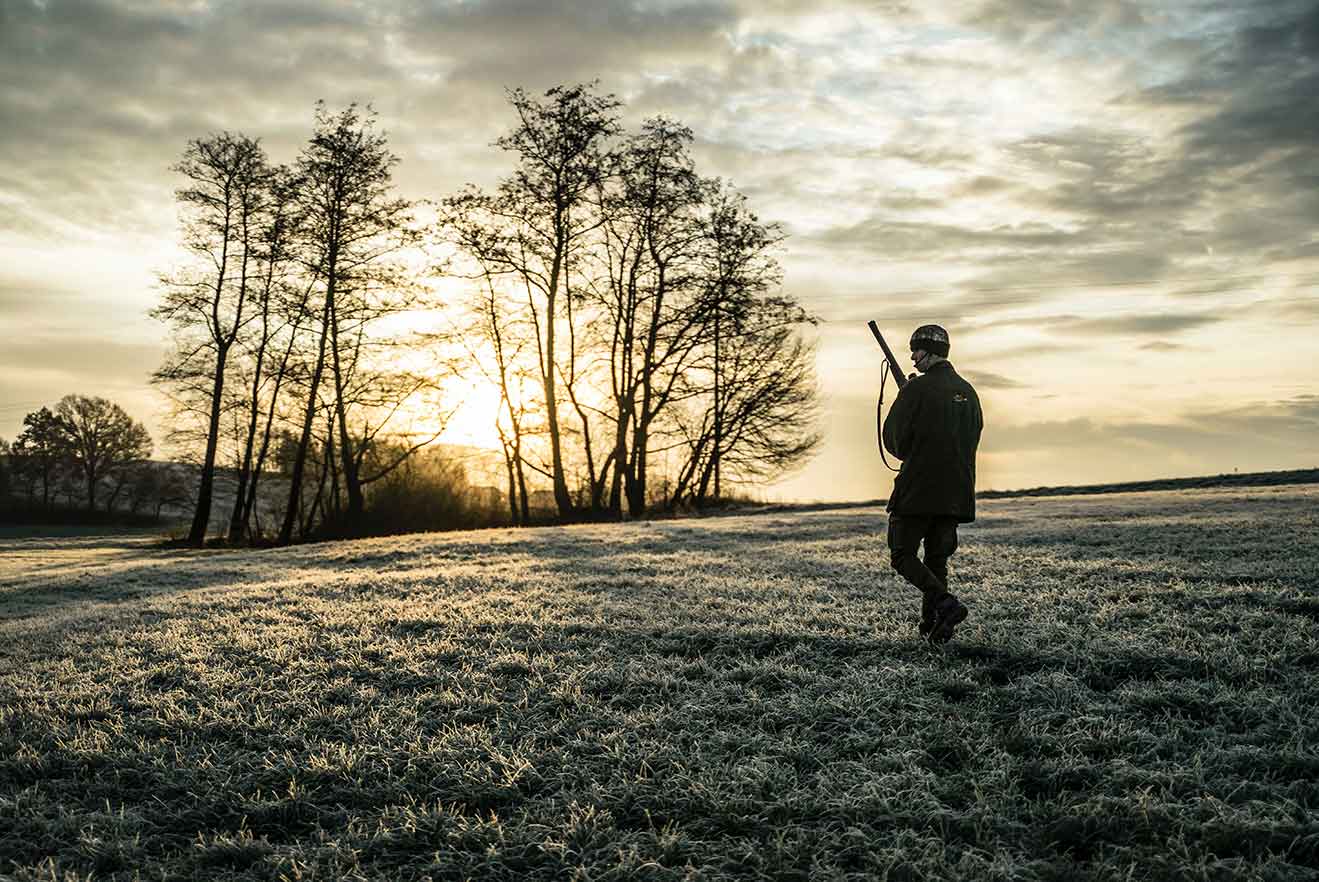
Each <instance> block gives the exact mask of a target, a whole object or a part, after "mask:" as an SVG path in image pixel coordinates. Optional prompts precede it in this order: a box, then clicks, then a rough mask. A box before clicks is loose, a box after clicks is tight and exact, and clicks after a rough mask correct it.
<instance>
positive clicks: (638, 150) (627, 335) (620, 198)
mask: <svg viewBox="0 0 1319 882" xmlns="http://www.w3.org/2000/svg"><path fill="white" fill-rule="evenodd" d="M691 140H692V133H691V130H690V129H688V128H687V127H686V126H683V125H680V124H678V123H675V122H673V121H671V120H667V119H664V118H662V117H661V118H655V119H650V120H647V121H646V122H645V123H644V124H643V126H642V129H641V131H640V132H639V133H638V134H636V135H634V136H632V137H630V138H628V139H627V140H626V141H625V142H624V144H623V146H622V147H621V148H620V149H619V150H618V151H616V153H615V154H614V159H615V163H614V166H615V173H614V175H613V178H612V182H613V183H614V185H615V186H614V187H613V188H612V189H611V190H608V191H605V190H602V191H601V192H602V195H601V197H600V204H601V213H602V216H603V221H604V223H603V233H604V235H603V237H602V250H603V257H604V260H605V262H606V265H607V267H608V272H607V274H606V275H607V280H608V281H607V285H605V286H604V287H603V288H602V289H601V294H600V295H599V296H600V300H601V303H602V305H603V307H604V310H605V312H606V313H607V314H608V316H609V318H610V326H611V327H610V339H609V347H610V354H609V364H610V389H611V394H612V397H613V400H614V403H615V409H616V424H615V433H614V452H613V457H612V458H613V460H614V466H615V468H614V475H613V481H612V486H611V488H610V502H609V507H610V510H611V511H613V512H614V513H616V514H617V513H618V512H619V511H620V506H621V500H620V494H625V495H626V498H627V502H628V510H629V512H630V513H631V514H632V515H633V516H636V515H639V514H641V513H642V511H643V510H644V509H645V507H646V503H647V496H648V493H647V476H648V474H649V471H650V463H649V456H650V452H651V446H652V438H651V433H652V430H653V427H654V426H655V425H656V422H657V420H659V419H660V418H661V415H662V414H663V412H664V411H665V409H666V408H668V407H669V406H671V405H672V404H673V403H674V401H675V400H676V398H675V396H676V395H678V394H679V393H680V391H681V390H682V389H683V388H684V377H685V376H686V374H687V372H688V371H689V370H690V369H691V368H692V367H693V365H694V363H695V361H696V359H697V357H698V355H699V352H700V350H699V347H700V344H701V342H702V340H703V339H704V334H705V326H706V323H707V320H708V317H709V316H708V303H707V299H706V298H703V297H701V296H700V285H699V283H700V272H699V269H700V267H699V263H698V258H699V253H700V248H701V241H702V228H701V225H700V223H699V212H700V209H701V207H702V204H703V200H704V197H705V193H706V188H704V187H703V186H702V184H701V181H700V179H699V178H698V177H697V175H696V172H695V164H694V163H693V161H692V159H691V156H690V154H689V153H688V147H689V145H690V143H691Z"/></svg>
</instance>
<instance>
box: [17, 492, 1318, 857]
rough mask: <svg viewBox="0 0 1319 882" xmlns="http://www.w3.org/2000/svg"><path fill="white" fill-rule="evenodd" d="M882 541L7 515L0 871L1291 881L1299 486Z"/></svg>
mask: <svg viewBox="0 0 1319 882" xmlns="http://www.w3.org/2000/svg"><path fill="white" fill-rule="evenodd" d="M883 528H884V515H883V512H882V511H880V510H878V509H873V508H852V509H836V510H825V511H809V512H808V511H797V512H780V513H766V514H759V515H754V516H744V517H724V518H712V519H704V520H679V521H660V522H645V523H634V524H625V525H608V526H594V525H593V526H576V527H567V528H554V529H541V530H526V531H521V532H518V531H487V532H472V533H448V534H429V535H422V536H410V537H393V538H386V539H375V540H366V541H359V542H352V543H343V544H325V545H312V546H300V547H294V548H285V549H272V550H266V551H240V552H229V551H181V550H176V549H161V548H158V547H152V546H151V545H150V544H149V541H148V540H146V539H143V538H142V537H128V538H113V537H111V538H107V537H98V536H96V535H87V536H80V535H65V536H59V537H50V538H32V537H27V536H15V535H11V534H0V877H6V878H14V879H19V880H28V879H80V880H81V879H90V878H95V879H133V878H139V877H140V878H142V879H162V878H165V879H191V878H205V879H280V878H287V879H424V878H431V879H437V880H438V879H467V878H489V879H508V880H512V879H523V878H536V879H569V878H580V879H591V880H601V879H624V878H627V879H632V878H635V879H657V880H658V879H725V878H728V879H731V878H776V879H803V880H805V879H845V878H852V879H872V878H874V879H892V880H901V879H908V880H917V879H975V880H994V879H1021V880H1046V879H1056V880H1064V879H1065V880H1067V882H1080V880H1087V879H1093V880H1108V879H1127V878H1131V879H1188V880H1189V879H1209V880H1216V879H1223V880H1228V879H1231V880H1238V879H1244V880H1250V879H1261V880H1262V879H1270V880H1283V879H1296V880H1300V879H1311V878H1314V873H1315V869H1316V867H1319V814H1317V813H1319V753H1317V752H1316V748H1317V747H1319V641H1317V640H1316V628H1317V623H1319V485H1309V486H1285V487H1273V488H1260V489H1253V490H1252V489H1231V490H1221V489H1220V490H1196V491H1187V492H1180V493H1173V492H1164V493H1143V494H1123V495H1107V496H1077V497H1055V498H1028V499H1002V500H991V501H986V502H983V503H982V505H981V519H980V520H979V521H977V522H976V523H975V524H973V525H970V526H969V527H967V528H964V529H963V532H962V547H961V549H960V550H959V552H958V554H957V555H956V556H955V557H954V558H953V561H952V574H953V576H952V578H953V581H954V590H955V591H957V592H958V593H959V595H960V596H961V597H962V598H963V599H964V600H965V601H966V603H967V605H968V606H969V607H970V609H971V617H970V618H969V619H968V620H967V622H966V624H965V625H964V626H962V627H961V628H960V629H959V631H958V636H957V638H956V640H955V642H953V643H952V644H950V645H948V646H947V647H945V648H933V647H929V646H926V645H923V644H922V643H920V642H919V641H918V640H917V639H916V637H915V618H916V613H917V606H918V597H917V595H916V594H915V592H914V591H913V590H912V589H910V588H908V587H906V586H905V585H904V584H902V583H901V582H900V580H899V579H898V577H897V576H896V574H894V573H893V572H892V571H891V570H890V569H889V568H888V561H887V553H886V550H885V549H884V547H883Z"/></svg>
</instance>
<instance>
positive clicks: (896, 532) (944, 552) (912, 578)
mask: <svg viewBox="0 0 1319 882" xmlns="http://www.w3.org/2000/svg"><path fill="white" fill-rule="evenodd" d="M922 542H924V543H925V559H924V560H921V558H920V557H918V556H917V553H918V552H919V551H920V547H921V543H922ZM888 548H889V560H890V562H891V563H892V564H893V569H895V570H897V571H898V573H900V574H901V575H902V578H904V579H906V580H907V581H908V582H910V583H911V584H913V585H915V586H916V587H917V588H918V589H920V592H921V594H923V595H924V603H922V605H921V614H922V616H924V617H925V618H929V615H930V604H931V601H933V600H934V598H936V597H938V596H939V595H940V594H942V593H943V592H944V591H947V590H948V558H950V557H952V554H953V552H954V551H956V550H957V518H956V517H955V516H952V515H897V514H890V515H889V518H888Z"/></svg>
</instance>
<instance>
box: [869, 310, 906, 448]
mask: <svg viewBox="0 0 1319 882" xmlns="http://www.w3.org/2000/svg"><path fill="white" fill-rule="evenodd" d="M869 324H870V333H872V334H874V335H875V340H876V341H878V343H879V348H880V349H883V350H884V358H885V360H886V361H887V362H888V372H889V373H891V374H892V375H893V382H895V383H897V384H898V389H899V390H901V389H902V387H903V386H905V385H907V381H908V380H909V379H910V377H908V376H907V375H906V374H904V373H903V372H902V365H900V364H898V357H897V356H896V355H894V354H893V350H892V349H889V348H888V343H887V342H886V341H885V340H884V335H883V334H881V333H880V332H879V325H877V324H875V323H874V321H873V320H872V321H871V322H870V323H869ZM911 376H912V377H914V376H916V375H915V374H912V375H911ZM875 436H876V438H877V440H878V441H879V458H880V459H881V460H883V461H884V466H885V467H886V468H887V469H888V470H889V471H891V472H896V471H898V470H897V469H895V468H893V466H891V465H889V461H888V457H887V456H885V455H884V378H883V377H882V376H881V377H880V380H879V404H877V405H876V406H875Z"/></svg>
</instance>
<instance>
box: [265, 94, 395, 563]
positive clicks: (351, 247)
mask: <svg viewBox="0 0 1319 882" xmlns="http://www.w3.org/2000/svg"><path fill="white" fill-rule="evenodd" d="M375 123H376V114H375V112H374V111H373V110H371V109H370V108H366V109H365V110H362V109H359V108H358V107H357V105H355V104H354V105H349V106H348V107H347V108H345V109H343V110H342V111H340V112H338V113H330V112H329V111H328V110H327V109H326V107H325V105H324V104H323V103H319V104H318V105H317V109H316V128H315V132H314V133H313V135H312V137H311V140H310V141H309V142H308V144H307V145H306V146H305V147H304V148H303V151H302V154H301V156H300V157H299V158H298V164H297V167H298V173H299V177H300V179H301V182H302V185H301V188H300V204H301V208H302V211H303V215H304V218H305V220H304V231H305V233H304V236H305V241H306V244H307V247H308V249H309V250H308V255H307V259H308V271H309V272H311V273H312V274H313V275H314V276H315V277H316V278H317V279H318V280H319V286H320V288H319V294H320V328H319V334H318V341H317V354H316V356H315V357H314V359H313V361H312V370H311V376H310V380H309V382H308V388H307V406H306V409H305V411H304V418H303V426H302V434H301V438H300V441H299V447H298V453H297V455H296V458H295V461H294V469H293V475H292V482H291V486H290V491H289V505H288V508H287V511H286V515H285V520H284V525H283V527H282V528H281V530H280V537H279V538H280V541H282V542H287V541H289V539H290V537H291V535H292V530H293V526H294V519H295V517H296V511H297V509H298V502H299V499H300V494H301V493H302V486H301V485H302V473H303V468H304V464H305V460H306V455H307V449H308V445H309V444H310V442H311V437H312V428H313V421H314V419H315V411H316V401H317V398H318V396H319V394H320V385H321V382H322V379H323V377H324V373H325V371H326V369H327V368H328V369H329V371H330V379H331V382H332V389H333V393H332V396H331V400H332V406H333V408H334V411H335V428H336V431H337V432H338V435H339V437H338V439H337V441H338V444H337V452H338V455H339V457H340V464H339V466H340V469H341V471H342V478H343V481H344V490H345V492H346V494H347V509H346V512H345V513H346V516H347V519H348V521H349V522H350V524H351V523H354V522H357V521H360V519H361V517H362V515H363V513H364V511H365V497H364V495H363V492H362V486H363V484H364V483H365V482H364V481H363V476H362V474H361V463H362V457H363V455H364V451H363V450H362V446H363V445H364V444H369V443H370V441H371V438H373V437H374V434H373V433H372V432H371V430H368V433H367V435H366V436H364V437H363V438H362V439H361V440H360V441H359V443H354V441H353V439H352V437H350V433H351V432H352V428H351V426H350V421H349V414H348V408H349V405H350V403H351V401H350V398H351V395H350V390H351V389H352V387H353V385H354V378H358V379H360V378H361V377H362V375H363V372H364V367H365V365H364V363H363V361H362V355H363V353H364V351H365V346H366V345H367V344H368V343H369V342H370V341H369V340H368V337H367V334H366V330H367V327H368V326H369V325H370V324H371V323H372V322H374V321H376V320H377V319H379V318H382V317H384V316H386V315H389V314H392V313H396V312H398V311H401V310H403V309H406V308H407V307H408V306H409V305H410V304H409V301H408V295H409V294H410V293H411V292H410V289H409V286H408V285H407V283H406V280H405V278H404V275H405V274H404V273H403V271H402V270H401V268H400V267H399V266H398V264H397V263H395V262H394V261H393V260H392V259H391V258H393V257H395V256H397V255H398V253H399V252H400V251H401V250H402V249H404V248H405V247H407V246H409V245H411V244H413V243H415V242H417V241H418V240H419V237H418V234H417V233H416V231H415V230H414V228H413V219H412V214H411V210H412V205H411V203H409V202H408V201H406V200H404V199H400V198H397V197H395V196H394V195H393V184H392V172H393V168H394V166H395V165H396V164H397V162H398V157H396V156H395V155H394V154H393V153H391V152H390V150H389V148H388V140H387V138H386V136H385V135H384V134H383V133H380V132H378V131H376V128H375ZM327 355H328V364H327ZM404 386H406V384H404ZM359 388H360V384H359ZM393 392H395V393H404V394H406V391H405V388H404V387H399V386H396V387H394V389H393ZM395 403H397V401H395ZM374 404H376V405H378V406H383V407H386V408H388V406H389V402H374ZM379 429H380V427H379V425H377V426H376V427H375V429H374V432H379Z"/></svg>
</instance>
